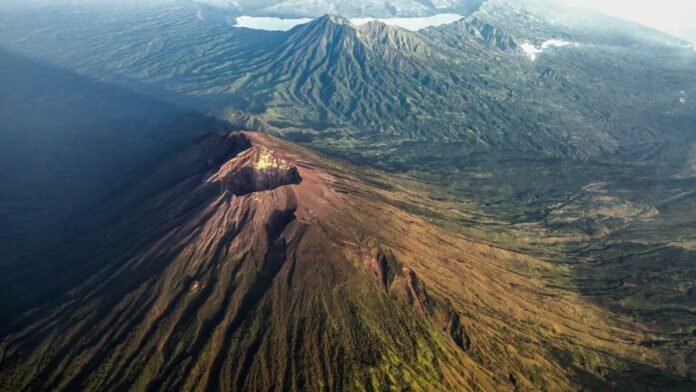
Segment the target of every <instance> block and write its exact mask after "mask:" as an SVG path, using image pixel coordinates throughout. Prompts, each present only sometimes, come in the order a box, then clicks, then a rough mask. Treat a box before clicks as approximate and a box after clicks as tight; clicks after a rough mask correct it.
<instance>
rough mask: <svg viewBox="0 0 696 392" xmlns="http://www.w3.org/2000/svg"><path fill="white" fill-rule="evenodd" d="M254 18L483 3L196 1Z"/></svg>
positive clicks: (422, 11)
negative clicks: (259, 16)
mask: <svg viewBox="0 0 696 392" xmlns="http://www.w3.org/2000/svg"><path fill="white" fill-rule="evenodd" d="M195 1H197V2H200V3H206V4H210V5H213V6H218V7H227V8H231V9H234V10H236V11H239V12H246V13H251V14H257V15H276V16H286V17H287V16H293V17H298V16H302V17H318V16H321V15H324V14H327V13H330V14H335V15H341V16H344V17H388V16H426V15H433V14H436V13H442V12H453V11H457V12H471V11H473V10H475V9H476V8H477V7H478V6H479V5H480V4H481V3H482V2H483V0H387V1H385V0H362V1H349V0H314V1H302V0H265V1H263V0H262V1H255V0H253V1H249V0H195Z"/></svg>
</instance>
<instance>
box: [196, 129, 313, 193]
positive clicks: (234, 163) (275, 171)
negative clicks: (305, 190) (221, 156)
mask: <svg viewBox="0 0 696 392" xmlns="http://www.w3.org/2000/svg"><path fill="white" fill-rule="evenodd" d="M242 136H243V135H242ZM209 181H217V182H219V183H220V184H221V186H222V188H223V189H224V190H225V191H227V192H229V193H231V194H233V195H235V196H243V195H246V194H249V193H254V192H262V191H267V190H273V189H276V188H279V187H281V186H285V185H291V184H299V183H300V182H301V181H302V177H300V174H299V171H298V170H297V167H296V166H295V165H294V164H293V163H291V162H289V161H288V160H286V159H284V158H282V157H280V156H278V155H277V154H276V153H275V152H274V151H273V150H269V149H267V148H264V147H261V146H256V145H253V146H251V147H250V148H249V149H247V150H245V151H243V152H241V153H240V154H238V155H237V156H235V157H234V158H232V159H230V160H229V161H228V162H227V163H225V164H223V165H222V166H221V167H220V169H219V170H218V171H217V172H216V173H215V174H214V175H213V176H212V177H211V179H210V180H209Z"/></svg>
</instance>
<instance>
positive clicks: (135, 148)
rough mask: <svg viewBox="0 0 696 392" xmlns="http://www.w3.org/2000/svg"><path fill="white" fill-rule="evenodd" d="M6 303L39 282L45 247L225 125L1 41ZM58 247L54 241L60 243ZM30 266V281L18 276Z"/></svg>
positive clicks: (0, 189) (0, 272)
mask: <svg viewBox="0 0 696 392" xmlns="http://www.w3.org/2000/svg"><path fill="white" fill-rule="evenodd" d="M0 86H2V91H1V92H0V287H1V289H0V310H1V309H4V308H5V305H8V304H9V303H14V302H21V301H20V300H21V299H20V298H14V297H13V296H12V294H11V293H12V285H17V284H20V283H21V284H26V285H31V286H33V285H35V289H36V290H37V291H41V290H42V287H43V286H44V284H45V282H46V281H50V280H51V279H52V278H51V277H50V276H42V268H43V267H42V265H48V264H50V263H51V260H45V259H44V258H41V260H38V258H39V257H38V256H37V255H39V254H42V253H43V254H51V253H50V252H42V251H45V250H47V249H51V248H55V249H58V248H59V247H60V246H61V245H63V244H64V242H61V238H62V239H65V238H66V235H65V234H66V233H69V232H70V231H71V230H72V229H73V228H74V226H75V222H77V221H78V220H80V219H82V218H84V216H83V215H84V214H85V213H87V211H90V214H92V213H94V211H99V208H100V203H101V202H102V201H103V200H105V199H106V198H108V197H109V196H110V195H111V194H113V193H114V192H116V191H118V190H119V189H122V188H123V187H124V186H127V184H128V183H129V181H131V180H132V179H133V178H138V177H140V176H142V174H143V173H146V172H148V169H147V168H148V167H150V166H151V165H152V163H153V162H155V161H157V160H158V159H160V158H161V157H162V156H163V155H164V154H165V153H167V152H169V151H171V150H173V149H175V148H178V147H180V146H183V145H187V144H190V143H191V142H192V141H193V140H195V139H196V138H198V137H199V136H200V135H201V134H204V133H209V132H211V131H215V130H216V129H219V126H220V125H219V124H218V122H217V121H215V120H213V119H211V118H209V117H207V116H205V115H202V114H200V113H197V112H195V111H192V110H190V109H188V108H186V107H181V106H176V105H172V104H169V103H164V102H162V101H160V100H158V99H154V98H151V97H148V96H144V95H142V94H137V93H133V92H131V91H129V90H126V89H124V88H120V87H115V86H112V85H109V84H106V83H102V82H99V81H95V80H92V79H89V78H87V77H84V76H81V75H78V74H76V73H74V72H71V71H68V70H65V69H61V68H58V67H55V66H52V65H48V64H44V63H41V62H37V61H35V60H32V59H29V58H27V57H24V56H21V55H18V54H16V53H13V52H10V51H7V50H4V49H0ZM55 249H54V250H55ZM20 271H24V272H25V273H26V272H29V271H34V273H33V274H31V275H32V276H34V277H35V279H32V282H19V283H18V282H12V281H11V276H12V275H13V274H15V273H17V272H20Z"/></svg>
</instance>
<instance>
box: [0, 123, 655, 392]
mask: <svg viewBox="0 0 696 392" xmlns="http://www.w3.org/2000/svg"><path fill="white" fill-rule="evenodd" d="M382 175H383V176H387V174H382ZM375 178H376V179H375ZM385 178H386V177H385ZM429 203H430V202H428V201H427V200H426V201H423V200H420V199H418V198H417V197H414V196H413V195H411V194H410V193H409V192H407V191H406V190H404V189H399V188H397V187H393V186H388V185H386V183H382V182H380V181H379V176H377V177H375V176H374V173H373V175H371V176H369V177H368V176H367V175H366V174H365V172H364V171H363V170H362V169H360V168H358V167H355V166H352V165H349V164H346V163H342V162H337V161H332V160H329V159H327V158H324V157H322V156H321V155H318V154H316V153H314V152H312V151H310V150H308V149H306V148H303V147H299V146H297V145H294V144H291V143H289V142H285V141H281V140H279V139H276V138H274V137H271V136H269V135H266V134H260V133H254V132H231V133H225V134H212V135H209V136H206V137H204V138H202V139H200V140H199V141H198V142H197V143H195V144H194V145H193V146H190V147H187V148H185V149H183V150H181V151H179V152H177V153H175V154H173V155H171V156H170V157H168V158H167V159H165V160H163V161H162V162H161V163H160V164H159V165H158V166H157V167H156V168H154V169H153V170H152V172H151V173H150V174H149V175H146V176H144V177H143V178H142V180H141V181H140V182H139V183H137V184H134V185H133V186H132V187H131V188H129V189H128V190H125V191H124V192H123V194H122V195H120V196H118V197H116V201H115V202H114V203H112V205H113V207H112V209H113V210H112V211H110V215H109V216H110V217H111V218H109V219H110V220H109V222H110V224H108V225H105V224H103V222H102V223H101V224H100V225H99V228H98V229H94V230H91V231H90V234H89V235H87V236H86V237H85V238H89V239H85V240H84V241H85V242H86V241H92V242H91V243H92V245H90V246H89V247H85V246H84V243H81V242H79V241H78V242H77V243H75V244H72V245H68V246H66V247H65V249H61V250H56V252H58V253H60V252H62V253H63V254H65V255H68V256H66V257H67V259H68V260H69V261H70V262H69V263H67V264H65V265H64V267H63V268H65V269H71V270H79V271H80V273H76V274H75V275H74V276H80V278H79V279H77V278H75V279H72V280H70V279H66V280H65V282H66V283H67V282H70V285H71V286H70V287H67V288H66V290H65V291H64V293H63V294H60V295H55V296H52V297H51V298H46V299H45V300H43V301H39V302H37V304H36V305H35V306H34V307H33V309H32V310H29V311H25V312H17V314H14V315H13V317H12V319H11V320H12V321H11V322H9V323H8V324H7V325H6V326H5V328H4V329H3V331H4V332H3V337H2V340H1V343H0V359H1V366H0V389H2V390H14V391H29V390H64V391H68V390H76V389H81V390H84V389H89V390H123V389H133V390H197V391H202V390H208V391H212V390H238V391H241V390H298V391H299V390H386V389H389V388H392V389H393V388H396V389H401V388H404V389H410V390H416V391H418V390H421V391H426V390H427V391H432V390H452V389H454V390H531V389H538V388H542V389H548V390H561V389H577V388H581V387H583V386H588V385H589V386H595V387H596V386H600V387H615V386H617V385H623V384H622V383H623V382H624V381H625V380H626V379H628V377H629V376H626V374H630V371H631V369H633V368H635V366H638V365H640V366H647V363H648V362H651V363H660V361H662V360H663V359H661V358H660V357H659V356H658V355H657V354H656V353H655V352H653V351H651V350H650V349H649V348H648V347H646V346H644V345H640V344H638V343H639V342H641V341H643V340H644V339H646V338H647V337H645V336H641V335H640V334H639V333H637V332H632V331H630V330H628V329H623V328H621V326H620V325H619V324H617V323H613V322H611V321H609V320H611V319H610V318H609V317H607V315H606V313H605V311H603V310H601V309H600V308H598V307H595V306H593V305H592V304H590V303H587V302H584V301H583V300H582V299H581V298H579V297H578V296H577V295H576V294H574V293H572V292H571V291H564V290H562V289H559V288H558V287H550V286H549V282H550V279H551V278H550V277H553V282H554V283H556V284H559V283H562V282H563V279H564V278H563V275H564V271H563V269H562V267H558V266H555V265H552V264H549V263H546V262H543V261H541V260H538V259H535V258H533V257H531V256H527V255H524V254H520V253H515V252H512V251H509V250H505V249H501V248H498V247H495V246H492V245H487V244H485V243H483V242H481V241H477V240H475V239H474V238H471V237H468V236H466V235H464V234H462V233H460V232H458V231H457V230H455V229H452V228H448V226H447V225H443V224H439V223H438V218H437V216H438V215H437V211H435V210H429V211H430V212H429V213H428V212H422V211H423V209H424V208H426V207H427V205H428V204H429ZM430 204H432V203H430ZM416 207H419V208H420V210H418V208H416ZM413 211H417V212H413ZM424 211H428V210H424ZM84 249H89V251H84ZM610 366H611V367H610ZM611 369H624V370H623V373H618V372H617V373H612V372H611V371H610V370H611ZM622 374H623V376H622Z"/></svg>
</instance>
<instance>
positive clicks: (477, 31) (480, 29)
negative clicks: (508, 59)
mask: <svg viewBox="0 0 696 392" xmlns="http://www.w3.org/2000/svg"><path fill="white" fill-rule="evenodd" d="M460 23H461V24H462V26H463V28H464V30H466V32H467V33H469V34H470V35H472V36H474V37H475V38H477V39H479V40H482V41H486V42H488V43H489V44H491V45H493V46H495V47H497V48H498V49H500V50H508V49H515V48H517V42H516V41H515V38H514V37H513V36H512V35H510V34H509V33H507V32H505V31H503V30H502V29H498V28H497V27H495V26H493V25H491V24H489V23H486V22H484V21H483V20H481V19H479V18H477V17H475V16H470V17H468V18H466V19H463V20H462V21H461V22H460Z"/></svg>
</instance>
